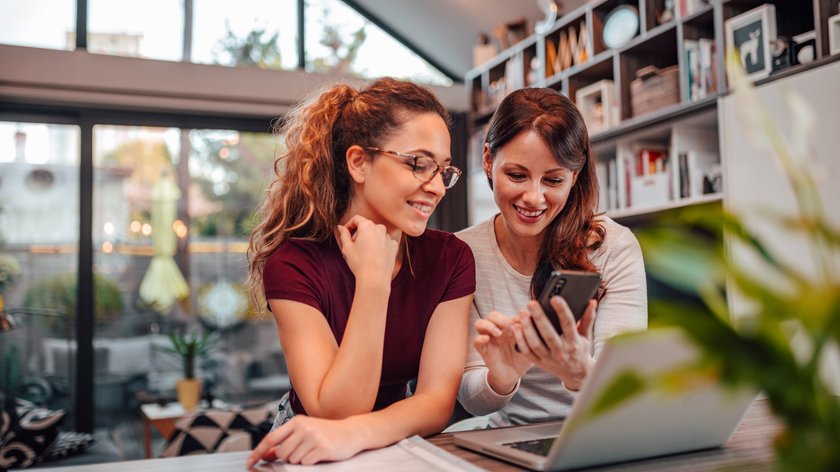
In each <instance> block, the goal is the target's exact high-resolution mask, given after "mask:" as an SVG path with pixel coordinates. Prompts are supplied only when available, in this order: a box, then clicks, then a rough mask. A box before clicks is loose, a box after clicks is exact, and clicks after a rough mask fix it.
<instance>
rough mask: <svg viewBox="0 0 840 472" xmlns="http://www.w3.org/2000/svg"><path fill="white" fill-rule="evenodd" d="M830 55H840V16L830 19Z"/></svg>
mask: <svg viewBox="0 0 840 472" xmlns="http://www.w3.org/2000/svg"><path fill="white" fill-rule="evenodd" d="M828 53H829V54H831V55H832V56H833V55H835V54H840V14H837V15H834V16H832V17H831V18H829V19H828Z"/></svg>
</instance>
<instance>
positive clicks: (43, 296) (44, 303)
mask: <svg viewBox="0 0 840 472" xmlns="http://www.w3.org/2000/svg"><path fill="white" fill-rule="evenodd" d="M93 289H94V290H93V292H94V293H93V298H94V306H93V319H94V322H96V323H100V324H104V323H108V322H111V321H114V320H116V319H118V318H119V317H120V316H121V315H122V313H123V308H124V305H123V295H122V291H120V288H119V287H118V286H117V284H115V283H114V282H112V281H111V280H110V279H108V278H107V277H105V276H103V275H99V274H94V276H93ZM77 293H78V282H77V278H76V274H60V275H54V276H50V277H46V278H44V279H41V280H40V281H38V282H37V283H35V284H34V285H32V286H31V287H29V288H28V289H27V290H26V293H25V294H24V297H23V306H25V307H29V308H45V309H53V310H58V311H60V312H61V313H63V314H64V315H66V316H67V317H68V318H69V323H70V327H71V329H72V328H73V327H74V326H75V323H76V315H77V312H76V300H77ZM38 320H39V322H41V323H44V325H46V326H47V327H48V329H49V330H50V331H51V333H52V334H54V335H59V336H64V335H65V334H66V329H67V328H66V325H65V323H64V320H61V319H58V318H41V317H39V318H38Z"/></svg>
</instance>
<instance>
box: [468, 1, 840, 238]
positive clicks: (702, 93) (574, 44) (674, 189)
mask: <svg viewBox="0 0 840 472" xmlns="http://www.w3.org/2000/svg"><path fill="white" fill-rule="evenodd" d="M673 3H674V5H675V8H674V11H673V13H672V15H663V14H662V11H663V8H664V7H665V4H666V1H665V0H630V1H627V0H593V1H590V2H588V3H586V4H585V5H583V6H581V7H580V8H578V9H576V10H574V11H571V12H568V13H566V14H565V15H563V16H562V17H561V18H559V19H558V20H557V22H556V23H555V25H554V27H552V28H551V29H549V30H548V31H546V32H545V33H543V34H534V35H532V36H530V37H528V38H526V39H525V40H523V41H521V42H520V43H518V44H516V45H514V46H513V47H511V48H510V49H508V50H506V51H503V52H502V53H500V54H499V55H498V56H496V57H495V58H493V59H492V60H490V61H489V62H488V63H486V64H483V65H481V66H480V67H477V68H475V69H473V70H471V71H470V72H468V73H467V75H466V78H465V83H466V86H467V92H468V94H469V96H470V98H471V101H470V106H471V108H470V113H469V125H468V128H469V131H470V141H469V156H468V163H467V176H466V177H467V179H466V181H467V193H468V199H469V208H470V214H469V224H471V225H472V224H475V223H478V222H480V221H482V220H483V219H486V218H487V217H489V216H491V215H492V214H494V213H495V211H496V209H495V204H494V202H493V199H492V194H491V193H490V190H489V188H488V186H487V183H486V178H485V176H484V173H483V171H482V169H481V150H482V144H483V137H484V133H485V130H486V126H487V123H488V122H489V120H490V117H491V116H492V113H493V111H494V110H495V107H496V105H497V104H498V103H499V102H500V101H501V100H502V99H503V98H504V96H506V95H507V93H509V92H510V91H512V90H515V89H518V88H521V87H528V86H537V87H551V88H554V89H556V90H558V91H560V92H562V93H564V94H565V95H567V96H569V97H570V98H571V99H572V100H573V101H575V102H576V104H577V105H578V107H579V108H581V112H582V113H583V115H584V117H586V118H587V122H588V124H589V127H590V129H592V130H595V131H594V132H591V134H590V139H591V141H592V145H593V149H594V151H595V154H596V156H597V159H598V166H599V178H600V179H599V180H605V182H601V185H602V192H601V204H600V209H601V210H603V211H606V213H607V214H608V215H609V216H611V217H613V218H615V219H617V220H619V221H622V222H626V223H628V224H630V223H632V222H633V221H635V220H640V219H644V217H645V216H646V215H647V216H649V215H651V214H654V213H657V212H662V211H666V210H670V209H673V208H680V207H684V206H687V205H695V204H704V203H710V202H720V201H724V200H725V198H726V196H725V192H724V188H725V187H726V186H725V185H724V183H725V181H726V175H725V174H726V168H727V166H726V165H724V163H723V162H722V160H725V159H726V158H727V156H726V155H725V154H724V153H722V152H721V147H720V145H719V141H720V138H719V136H720V129H719V113H718V108H719V106H720V105H719V103H720V101H721V99H722V98H723V97H725V96H726V95H728V93H729V90H728V88H727V85H726V71H725V65H724V50H725V47H726V44H727V39H726V33H727V31H726V24H727V21H728V20H730V19H732V18H735V17H736V16H738V15H741V14H743V13H746V12H750V11H754V9H756V8H758V7H760V6H761V5H763V4H765V3H767V4H771V5H773V7H774V9H775V27H776V32H777V34H778V35H782V36H785V37H787V38H793V37H794V36H798V35H801V34H803V33H807V32H810V31H813V32H814V35H815V43H814V46H813V49H814V53H813V61H811V62H808V63H803V64H796V65H792V66H790V67H787V68H785V69H782V70H778V71H775V72H773V73H772V74H770V75H769V77H766V78H762V79H760V80H757V81H756V83H757V84H762V83H765V82H771V81H774V80H777V79H779V78H782V77H788V76H791V75H794V74H799V73H800V72H803V71H806V70H810V69H813V68H816V67H821V66H822V65H825V64H827V63H829V62H833V61H835V60H838V59H840V56H838V55H835V56H831V55H830V49H829V48H830V44H829V23H828V19H829V18H830V17H832V16H834V15H836V14H838V13H840V11H837V10H838V8H840V6H838V1H837V0H775V1H773V0H771V1H767V0H709V1H706V0H675V1H674V2H673ZM622 5H630V6H632V7H633V8H634V9H635V11H636V12H637V14H638V19H639V25H638V30H637V31H636V34H635V35H634V36H633V37H632V39H630V40H629V41H628V42H627V43H626V44H623V45H622V46H620V47H614V48H609V47H607V46H606V45H605V44H604V40H603V39H602V38H603V31H604V28H605V24H606V23H607V22H609V17H610V13H611V12H613V11H614V10H615V9H616V8H618V7H619V6H622ZM767 67H768V68H769V67H770V65H769V64H767ZM640 77H641V79H640ZM593 94H594V95H593ZM579 98H580V101H579V100H578V99H579ZM593 103H595V105H594V106H598V107H599V109H598V110H592V111H593V113H589V111H590V109H591V107H592V106H593V105H592V104H593ZM594 111H597V113H595V112H594ZM590 117H592V118H590ZM590 119H592V120H595V119H600V120H603V121H597V122H595V121H593V122H590V121H589V120H590ZM593 124H595V125H593ZM651 156H654V157H651Z"/></svg>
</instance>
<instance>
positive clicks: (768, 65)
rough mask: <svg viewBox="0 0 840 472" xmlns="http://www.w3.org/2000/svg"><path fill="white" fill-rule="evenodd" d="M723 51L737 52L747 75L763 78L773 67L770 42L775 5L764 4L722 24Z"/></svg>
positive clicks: (774, 23)
mask: <svg viewBox="0 0 840 472" xmlns="http://www.w3.org/2000/svg"><path fill="white" fill-rule="evenodd" d="M724 31H725V33H726V50H727V52H728V51H730V50H733V49H734V50H736V51H738V53H739V55H740V57H741V65H743V66H744V71H745V72H746V75H747V78H749V79H750V80H753V81H755V80H758V79H763V78H765V77H767V76H769V75H770V72H771V71H772V69H773V56H772V54H771V45H770V41H772V40H774V39H776V7H774V6H773V5H771V4H764V5H761V6H760V7H756V8H753V9H752V10H750V11H747V12H744V13H741V14H740V15H737V16H734V17H732V18H730V19H728V20H726V22H725V23H724Z"/></svg>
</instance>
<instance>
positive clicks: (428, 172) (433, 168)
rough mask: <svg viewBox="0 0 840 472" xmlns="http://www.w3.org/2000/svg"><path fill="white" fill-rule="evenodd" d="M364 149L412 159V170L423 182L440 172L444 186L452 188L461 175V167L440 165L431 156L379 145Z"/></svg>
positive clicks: (428, 180)
mask: <svg viewBox="0 0 840 472" xmlns="http://www.w3.org/2000/svg"><path fill="white" fill-rule="evenodd" d="M364 149H365V150H366V151H374V152H379V153H382V154H390V155H392V156H397V157H403V158H406V159H411V172H412V173H413V174H414V177H415V178H417V180H419V181H421V182H423V183H427V182H431V181H432V179H434V178H435V176H436V175H438V173H440V176H441V178H442V179H443V186H444V187H446V188H447V189H450V188H452V187H454V186H455V182H457V181H458V177H460V176H461V169H459V168H457V167H453V166H442V165H439V164H438V163H437V162H435V160H434V159H432V158H431V157H429V156H416V155H414V154H404V153H401V152H395V151H386V150H385V149H379V148H378V147H366V148H364Z"/></svg>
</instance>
